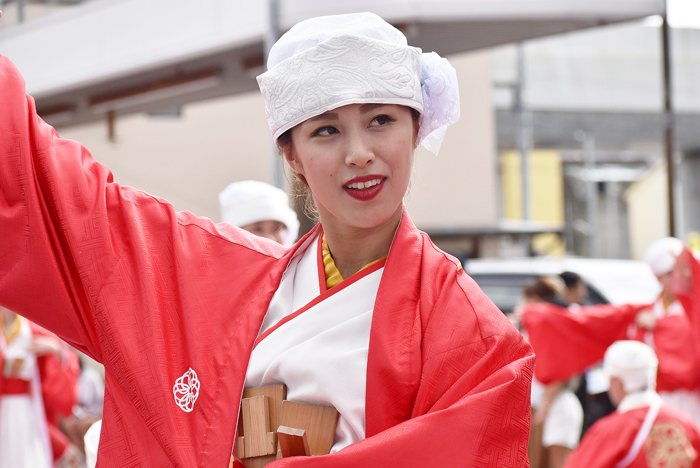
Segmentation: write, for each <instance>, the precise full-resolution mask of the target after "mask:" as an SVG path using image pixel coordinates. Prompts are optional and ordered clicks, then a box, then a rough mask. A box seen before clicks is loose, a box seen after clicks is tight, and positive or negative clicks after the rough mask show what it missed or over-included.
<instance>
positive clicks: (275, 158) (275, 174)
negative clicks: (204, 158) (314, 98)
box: [263, 0, 284, 189]
mask: <svg viewBox="0 0 700 468" xmlns="http://www.w3.org/2000/svg"><path fill="white" fill-rule="evenodd" d="M268 7H269V12H268V13H269V15H268V19H269V27H268V30H267V34H265V39H264V46H265V57H264V58H263V60H264V61H265V69H267V58H268V57H269V56H270V49H271V48H272V46H273V45H274V44H275V42H277V39H279V37H280V27H279V17H280V11H279V0H269V1H268ZM270 153H271V157H272V180H273V181H274V184H275V186H276V187H279V188H281V189H283V188H284V165H283V164H282V158H281V157H280V156H279V155H278V150H277V145H276V144H275V142H274V141H273V142H272V147H271V148H270Z"/></svg>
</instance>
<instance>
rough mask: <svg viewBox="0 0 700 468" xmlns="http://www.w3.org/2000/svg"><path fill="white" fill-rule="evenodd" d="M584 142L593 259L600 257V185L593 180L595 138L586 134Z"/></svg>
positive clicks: (589, 235)
mask: <svg viewBox="0 0 700 468" xmlns="http://www.w3.org/2000/svg"><path fill="white" fill-rule="evenodd" d="M583 138H584V140H583V152H584V157H585V163H584V167H585V168H586V175H587V179H586V217H587V218H588V226H589V229H590V232H589V234H588V239H589V242H590V249H591V250H590V253H591V257H593V258H598V257H600V248H599V245H598V238H599V235H598V224H599V223H598V184H597V183H596V181H595V180H593V175H594V169H595V164H596V161H595V160H596V157H595V137H594V136H593V135H592V134H590V133H589V132H585V135H584V137H583Z"/></svg>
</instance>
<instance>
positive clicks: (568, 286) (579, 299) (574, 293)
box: [559, 271, 588, 305]
mask: <svg viewBox="0 0 700 468" xmlns="http://www.w3.org/2000/svg"><path fill="white" fill-rule="evenodd" d="M559 277H560V278H561V279H562V281H563V282H564V292H563V299H564V302H565V303H566V304H567V305H572V304H578V305H582V304H583V301H584V300H585V299H586V296H587V295H588V286H586V282H585V281H583V278H581V276H579V274H578V273H574V272H573V271H565V272H563V273H562V274H560V275H559Z"/></svg>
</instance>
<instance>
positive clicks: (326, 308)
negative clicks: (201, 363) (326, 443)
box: [245, 234, 384, 453]
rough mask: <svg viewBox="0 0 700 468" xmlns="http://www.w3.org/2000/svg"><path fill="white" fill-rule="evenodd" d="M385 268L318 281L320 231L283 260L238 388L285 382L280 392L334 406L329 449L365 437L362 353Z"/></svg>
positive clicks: (322, 276)
mask: <svg viewBox="0 0 700 468" xmlns="http://www.w3.org/2000/svg"><path fill="white" fill-rule="evenodd" d="M383 271H384V261H381V262H378V263H376V264H374V265H371V266H370V267H367V268H365V269H364V270H362V271H360V272H358V273H356V274H355V275H353V276H352V277H350V278H348V279H346V280H345V281H343V282H342V283H340V284H339V285H337V286H335V287H334V288H332V289H330V290H327V291H326V288H325V281H326V279H325V273H324V269H323V260H322V256H321V251H320V242H319V235H318V234H317V235H316V236H311V237H310V238H309V239H307V241H306V243H305V245H303V246H302V247H301V248H300V249H299V251H298V252H297V253H296V254H295V256H294V257H293V258H292V260H291V261H290V263H289V266H288V267H287V270H286V271H285V273H284V275H283V276H282V281H281V283H280V287H279V289H278V290H277V292H276V293H275V295H274V297H273V298H272V301H271V302H270V307H269V308H268V311H267V315H266V316H265V320H264V321H263V325H262V328H261V330H260V335H259V336H258V339H257V341H256V346H255V348H254V350H253V353H252V355H251V357H250V362H249V363H248V371H247V373H246V383H245V388H257V387H264V386H266V385H272V384H277V383H283V384H285V385H287V399H289V400H293V401H299V402H303V403H310V404H316V405H327V406H333V407H334V408H335V409H337V410H338V413H340V417H339V419H338V426H337V428H336V435H335V442H334V445H333V448H332V449H331V453H333V452H337V451H338V450H340V449H342V448H344V447H346V446H348V445H350V444H352V443H354V442H357V441H360V440H363V439H364V438H365V391H366V383H367V353H368V350H369V336H370V328H371V325H372V312H373V309H374V302H375V299H376V296H377V290H378V289H379V282H380V280H381V277H382V272H383Z"/></svg>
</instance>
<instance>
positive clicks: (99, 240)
mask: <svg viewBox="0 0 700 468" xmlns="http://www.w3.org/2000/svg"><path fill="white" fill-rule="evenodd" d="M0 90H1V91H0V93H2V106H0V194H1V196H0V239H2V242H0V304H2V305H3V306H6V307H8V308H10V309H11V310H15V311H17V312H19V313H21V314H23V315H26V316H27V317H29V318H30V319H32V320H34V321H36V322H37V323H39V324H41V325H42V326H44V327H46V328H48V329H50V330H52V331H54V332H55V333H57V334H58V335H59V336H60V337H62V338H63V339H65V340H67V341H68V342H69V343H71V344H73V345H74V346H76V347H77V348H78V349H80V350H82V351H84V352H86V353H87V354H89V355H90V356H92V357H94V358H95V359H96V360H98V361H100V362H102V363H103V364H104V365H105V369H106V375H107V381H106V393H105V407H104V422H103V427H102V437H101V441H100V452H99V458H98V467H102V468H104V467H121V468H126V467H137V466H148V467H165V466H168V467H170V466H178V467H191V466H202V467H222V468H224V467H226V466H228V463H229V458H230V456H231V451H232V446H233V441H234V433H235V428H236V420H237V416H238V412H239V404H240V399H241V392H242V389H243V385H244V380H245V375H246V369H247V365H248V359H249V356H250V354H251V350H252V348H253V343H254V341H255V340H256V338H257V336H258V330H259V329H260V325H261V323H262V321H263V318H264V316H265V313H266V311H267V308H268V304H269V303H270V301H271V299H272V297H273V295H274V294H275V291H276V289H277V287H278V284H279V282H280V279H281V277H282V274H283V272H284V270H285V268H286V266H287V263H288V261H289V258H290V256H291V255H293V253H294V252H295V250H296V248H297V247H298V246H299V244H297V246H295V247H293V248H291V249H290V250H289V251H287V252H285V251H284V250H283V249H282V248H281V247H280V246H277V245H276V244H274V243H273V242H269V241H266V240H265V239H260V238H255V237H253V236H251V235H248V234H246V233H244V232H243V231H241V230H238V229H236V228H233V227H231V226H228V225H223V224H221V225H214V224H213V223H212V222H211V221H209V220H207V219H200V218H196V217H194V216H193V215H192V214H190V213H186V212H183V213H176V212H175V211H174V210H173V207H172V206H171V205H170V204H168V203H167V202H166V201H164V200H162V199H159V198H157V197H153V196H150V195H148V194H145V193H143V192H140V191H138V190H135V189H132V188H130V187H124V186H120V185H119V184H117V183H113V181H112V175H111V173H110V172H109V170H108V169H107V168H105V167H104V166H102V165H101V164H99V163H97V162H95V161H94V160H93V159H92V157H91V156H90V154H89V153H88V152H87V150H85V149H84V148H83V147H81V146H80V145H79V144H78V143H76V142H73V141H69V140H62V139H60V138H59V137H58V135H57V134H56V133H55V131H54V130H53V128H51V127H50V126H48V125H47V124H45V123H44V122H43V121H42V120H41V119H40V118H39V117H38V116H37V115H36V112H35V109H34V102H33V99H32V98H31V97H27V96H26V95H25V91H24V85H23V81H22V78H21V77H20V75H19V73H18V72H17V70H16V69H15V67H14V66H13V65H12V64H11V62H9V60H7V59H6V58H4V57H0ZM38 289H41V294H37V293H36V291H37V290H38ZM532 365H533V354H532V351H531V349H530V347H529V346H528V344H527V343H526V342H525V341H524V340H523V339H522V338H521V337H520V335H519V334H518V333H517V331H516V330H515V329H514V328H513V327H512V326H511V325H510V324H509V323H508V321H507V320H506V318H505V317H504V316H503V314H501V312H500V311H499V310H498V309H497V308H496V307H495V306H494V305H493V304H492V303H491V302H490V301H489V300H488V298H487V297H486V296H485V295H484V294H483V293H482V292H481V290H480V289H479V288H478V286H477V285H476V284H475V283H474V282H473V281H472V280H471V279H470V278H469V277H468V276H467V275H466V274H465V273H464V271H463V270H462V269H461V268H460V267H459V265H458V262H456V260H454V259H452V258H451V257H448V256H447V255H446V254H444V253H443V252H441V251H440V250H438V249H437V248H436V247H435V246H434V245H433V244H432V243H431V242H430V240H429V238H428V237H427V236H426V235H425V234H423V233H421V232H420V231H418V230H417V229H416V228H415V227H414V225H413V224H412V222H411V220H410V218H409V216H408V214H407V213H404V215H403V219H402V221H401V223H400V225H399V228H398V231H397V233H396V237H395V239H394V242H393V244H392V247H391V252H390V254H389V257H388V259H387V261H386V266H385V271H384V274H383V277H382V281H381V284H380V286H379V291H378V294H377V299H376V303H375V308H374V315H373V319H372V326H371V335H370V346H369V356H368V364H367V392H366V395H367V396H366V409H365V419H366V423H365V425H366V439H365V440H362V441H360V442H358V443H355V444H352V445H350V446H349V447H347V448H346V449H344V450H341V451H340V452H338V453H335V454H331V455H326V456H320V457H314V458H312V459H308V458H303V457H296V458H288V459H283V460H279V461H277V462H275V463H273V464H272V465H270V466H273V465H274V466H275V467H295V466H304V467H339V468H340V467H358V466H376V465H377V464H380V465H382V466H385V467H405V466H425V467H429V466H433V467H447V466H470V467H496V466H498V467H523V466H527V441H528V435H529V417H530V409H529V398H530V380H531V374H532ZM190 370H192V372H190ZM195 374H196V379H197V380H196V381H195V380H194V377H195ZM183 376H186V379H187V382H188V383H189V385H190V386H189V387H188V388H190V390H191V392H190V394H189V397H188V398H189V399H188V398H184V397H187V395H184V397H183V395H178V396H179V398H180V400H182V401H184V400H187V402H186V403H187V405H188V406H186V407H185V406H178V404H176V401H175V398H174V394H173V386H174V385H175V382H176V381H177V380H178V379H180V378H181V377H183ZM180 384H181V385H180V387H181V386H182V384H183V380H182V379H180ZM180 387H178V388H180ZM180 390H182V389H181V388H180Z"/></svg>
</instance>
